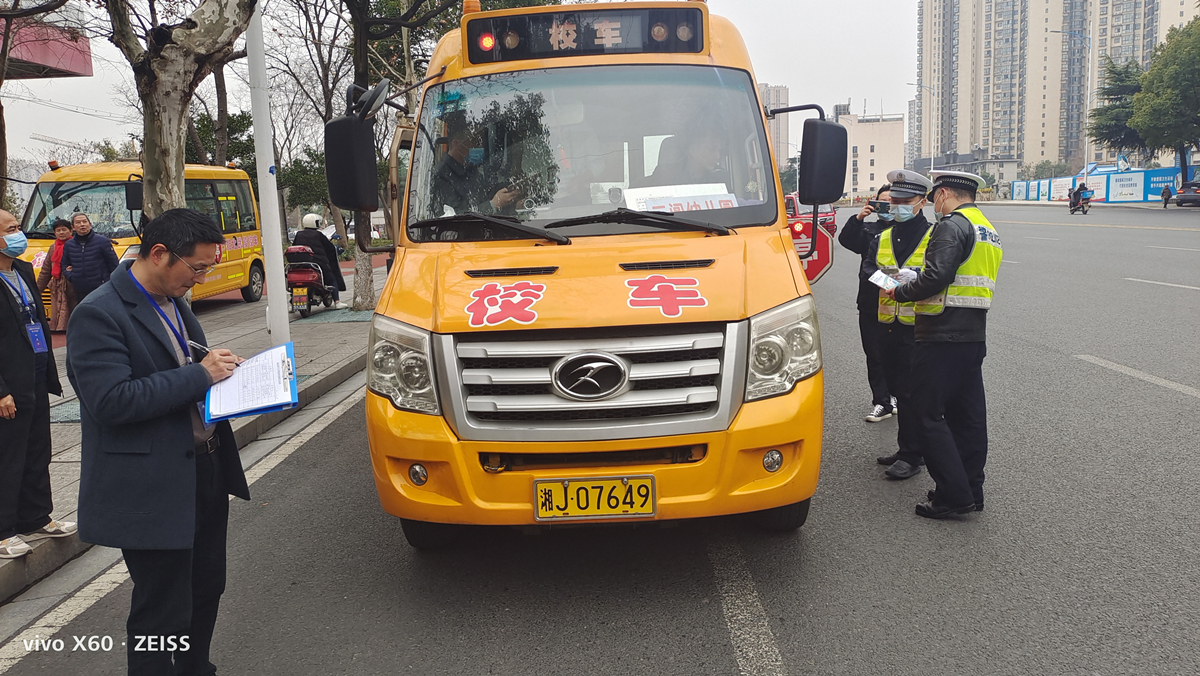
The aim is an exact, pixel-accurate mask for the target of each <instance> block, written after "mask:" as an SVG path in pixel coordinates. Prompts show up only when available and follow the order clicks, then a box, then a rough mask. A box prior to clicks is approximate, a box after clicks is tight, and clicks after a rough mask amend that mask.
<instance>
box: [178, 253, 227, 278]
mask: <svg viewBox="0 0 1200 676" xmlns="http://www.w3.org/2000/svg"><path fill="white" fill-rule="evenodd" d="M171 255H172V256H174V257H176V258H178V259H179V262H180V263H183V264H184V265H186V266H187V269H188V270H191V271H192V275H194V276H199V275H206V276H207V275H210V274H212V271H213V270H216V269H217V266H215V265H210V266H208V267H207V268H200V269H196V268H193V267H192V266H191V265H190V264H189V263H188V262H187V261H185V260H183V256H180V255H179V254H177V253H175V252H174V251H172V252H171Z"/></svg>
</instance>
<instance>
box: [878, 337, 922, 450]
mask: <svg viewBox="0 0 1200 676" xmlns="http://www.w3.org/2000/svg"><path fill="white" fill-rule="evenodd" d="M876 324H879V322H878V320H877V321H876ZM879 326H880V331H879V356H880V358H881V359H882V361H883V374H884V378H885V380H886V381H887V389H888V391H889V392H891V394H892V396H893V397H895V398H896V406H897V407H899V409H900V413H899V414H898V415H897V416H896V445H897V447H898V448H899V450H898V451H897V452H896V456H897V458H899V459H900V460H907V461H908V462H910V463H912V464H914V465H919V464H921V441H920V436H919V435H918V433H917V426H916V424H915V423H916V419H915V417H914V416H913V415H912V414H910V413H908V412H907V411H908V408H909V406H910V404H911V398H912V397H911V395H912V377H911V372H912V353H913V344H914V340H913V327H912V326H909V325H906V324H901V323H900V322H899V320H897V321H895V322H892V323H891V324H879Z"/></svg>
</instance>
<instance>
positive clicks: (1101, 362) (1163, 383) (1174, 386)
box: [1075, 354, 1200, 399]
mask: <svg viewBox="0 0 1200 676" xmlns="http://www.w3.org/2000/svg"><path fill="white" fill-rule="evenodd" d="M1075 358H1076V359H1082V360H1083V361H1086V362H1089V363H1092V364H1095V365H1096V366H1102V367H1104V368H1106V369H1109V370H1110V371H1116V372H1117V373H1124V374H1125V375H1127V376H1130V377H1132V378H1137V379H1138V380H1144V381H1146V382H1148V383H1152V384H1154V385H1158V386H1159V387H1165V388H1167V389H1168V390H1174V391H1176V392H1179V393H1180V394H1186V395H1188V396H1189V397H1195V398H1197V399H1200V390H1197V389H1196V388H1194V387H1188V386H1187V385H1184V384H1182V383H1177V382H1175V381H1173V380H1167V379H1166V378H1159V377H1158V376H1155V375H1150V374H1149V373H1146V372H1145V371H1139V370H1137V369H1134V368H1129V367H1128V366H1125V365H1124V364H1118V363H1116V362H1112V361H1108V360H1107V359H1101V358H1100V357H1096V356H1093V355H1090V354H1077V355H1075Z"/></svg>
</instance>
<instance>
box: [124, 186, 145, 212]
mask: <svg viewBox="0 0 1200 676" xmlns="http://www.w3.org/2000/svg"><path fill="white" fill-rule="evenodd" d="M125 210H126V211H141V210H142V182H141V181H137V182H130V183H126V184H125Z"/></svg>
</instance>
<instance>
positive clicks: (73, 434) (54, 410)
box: [0, 261, 387, 603]
mask: <svg viewBox="0 0 1200 676" xmlns="http://www.w3.org/2000/svg"><path fill="white" fill-rule="evenodd" d="M386 276H387V275H386V269H385V268H384V267H383V262H382V261H379V262H378V267H376V268H375V290H376V291H375V292H376V294H378V293H379V289H381V288H382V287H383V283H384V281H385V279H386ZM346 282H347V284H346V285H347V288H351V289H352V288H353V286H352V285H353V273H352V271H351V272H350V274H348V275H347V280H346ZM347 295H349V294H347ZM193 309H194V310H195V312H196V316H197V318H198V319H199V320H200V324H201V326H203V327H204V333H205V337H206V338H207V340H208V344H209V345H211V346H213V347H225V348H229V349H231V350H233V352H234V353H235V354H238V355H241V356H245V357H249V356H253V355H255V354H257V353H258V352H261V351H262V350H264V349H266V348H268V347H271V339H270V336H269V335H268V334H267V329H266V313H267V303H266V302H265V296H264V300H263V301H260V302H257V303H246V302H244V301H242V300H241V299H240V296H239V297H238V299H237V300H233V299H224V298H216V299H205V300H200V301H196V303H195V305H194V306H193ZM371 315H372V313H371V312H352V311H350V310H326V309H321V310H316V311H314V312H313V314H312V315H310V316H309V317H307V318H306V319H299V318H298V316H297V315H295V314H290V315H289V316H290V317H291V320H292V321H291V337H292V342H293V343H294V344H295V348H296V373H297V375H298V377H299V383H298V384H299V395H300V404H299V406H298V407H296V408H294V409H290V410H287V411H277V412H274V413H267V414H263V415H258V416H251V417H247V418H238V419H236V420H234V421H233V430H234V435H235V436H236V437H237V441H238V446H239V448H241V449H243V451H244V450H245V447H246V446H247V445H248V444H250V443H251V442H252V441H254V440H255V439H257V438H259V437H260V436H263V435H265V434H266V433H267V431H268V430H271V429H272V428H273V427H274V426H275V425H278V424H279V423H281V422H282V421H284V420H285V419H287V418H288V417H289V416H291V415H292V414H293V413H295V412H297V411H299V410H301V409H302V408H304V406H305V405H306V404H308V403H309V402H311V401H314V400H315V399H317V398H318V397H320V396H321V395H323V394H325V393H326V392H329V391H330V390H332V389H333V388H335V387H337V386H338V385H340V384H342V383H343V382H345V381H346V380H347V379H348V378H350V377H351V376H353V375H354V374H355V373H358V372H359V371H361V370H362V369H363V368H365V367H366V349H367V333H368V331H369V329H370V319H371ZM54 357H55V361H56V362H57V363H58V372H59V374H60V375H61V381H62V385H63V396H62V397H61V398H60V397H55V396H53V395H51V397H50V399H51V401H50V421H51V424H50V435H51V442H52V451H51V452H52V458H51V462H50V483H51V487H52V489H53V491H54V512H53V513H52V514H51V516H52V517H53V518H55V519H62V520H66V521H76V520H77V518H76V515H75V510H76V505H77V503H78V498H79V461H80V428H79V400H78V399H77V398H76V396H75V392H74V390H73V389H72V388H71V384H70V382H69V381H68V379H67V377H66V368H65V366H64V363H63V362H64V360H65V359H66V349H65V348H57V349H55V351H54ZM30 544H31V545H32V546H33V551H32V552H30V553H29V554H27V555H26V556H23V557H21V558H19V559H0V603H4V602H5V601H7V600H8V599H10V598H12V597H13V596H14V595H15V594H17V593H18V592H20V591H21V590H22V589H24V588H26V587H28V586H29V585H31V584H33V583H35V582H37V581H38V580H40V579H41V578H43V577H45V576H46V575H48V574H50V573H52V572H54V571H55V570H56V569H58V568H59V567H61V566H62V565H63V564H65V563H66V562H67V561H69V560H71V559H72V558H74V557H75V556H78V555H79V554H80V553H81V552H83V551H85V550H87V549H88V548H89V547H90V546H91V545H88V544H86V543H83V542H80V541H79V539H78V538H77V537H70V538H60V539H54V540H40V541H37V542H33V543H30Z"/></svg>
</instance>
